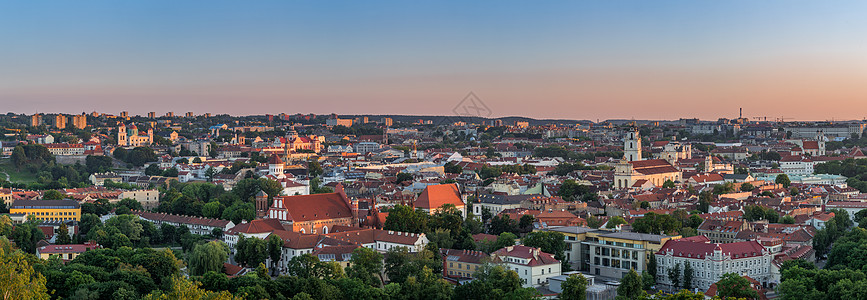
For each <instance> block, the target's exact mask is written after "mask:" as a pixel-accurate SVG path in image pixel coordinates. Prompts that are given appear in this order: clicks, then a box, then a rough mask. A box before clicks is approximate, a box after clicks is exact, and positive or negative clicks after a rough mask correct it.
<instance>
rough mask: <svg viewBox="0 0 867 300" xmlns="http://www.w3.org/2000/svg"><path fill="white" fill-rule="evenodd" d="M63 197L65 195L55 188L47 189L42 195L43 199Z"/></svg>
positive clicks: (59, 198)
mask: <svg viewBox="0 0 867 300" xmlns="http://www.w3.org/2000/svg"><path fill="white" fill-rule="evenodd" d="M64 198H66V196H64V195H63V194H62V193H60V191H57V190H47V191H45V193H44V194H43V195H42V199H43V200H63V199H64Z"/></svg>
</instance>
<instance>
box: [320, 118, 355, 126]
mask: <svg viewBox="0 0 867 300" xmlns="http://www.w3.org/2000/svg"><path fill="white" fill-rule="evenodd" d="M325 125H327V126H346V127H350V126H352V119H339V118H329V119H327V120H325Z"/></svg>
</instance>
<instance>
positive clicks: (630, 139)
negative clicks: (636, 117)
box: [623, 127, 641, 161]
mask: <svg viewBox="0 0 867 300" xmlns="http://www.w3.org/2000/svg"><path fill="white" fill-rule="evenodd" d="M623 158H625V159H626V161H638V160H641V137H640V136H638V128H637V127H632V128H631V129H630V130H629V131H627V132H626V137H625V138H624V139H623Z"/></svg>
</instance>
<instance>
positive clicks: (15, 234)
mask: <svg viewBox="0 0 867 300" xmlns="http://www.w3.org/2000/svg"><path fill="white" fill-rule="evenodd" d="M38 224H39V221H34V220H30V221H27V222H24V223H23V224H18V225H17V226H15V229H14V230H13V231H12V239H14V240H15V245H16V246H18V248H19V249H21V250H22V251H24V252H27V253H36V243H38V242H39V241H40V240H42V239H43V238H44V237H45V235H44V234H43V233H42V230H40V229H39V227H37V225H38Z"/></svg>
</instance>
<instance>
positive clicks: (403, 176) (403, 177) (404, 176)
mask: <svg viewBox="0 0 867 300" xmlns="http://www.w3.org/2000/svg"><path fill="white" fill-rule="evenodd" d="M412 180H413V177H412V174H409V173H403V172H401V173H397V179H395V180H394V183H396V184H400V183H401V182H404V181H412Z"/></svg>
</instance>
